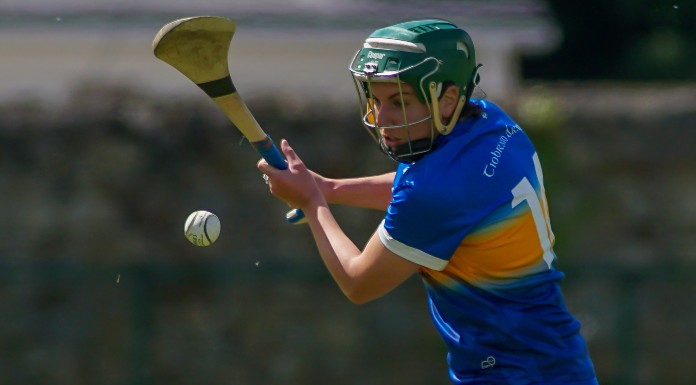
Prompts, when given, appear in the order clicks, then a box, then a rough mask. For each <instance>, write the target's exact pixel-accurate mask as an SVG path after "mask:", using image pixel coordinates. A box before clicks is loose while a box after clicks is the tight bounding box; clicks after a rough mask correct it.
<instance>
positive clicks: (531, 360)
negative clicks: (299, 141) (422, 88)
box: [378, 100, 596, 385]
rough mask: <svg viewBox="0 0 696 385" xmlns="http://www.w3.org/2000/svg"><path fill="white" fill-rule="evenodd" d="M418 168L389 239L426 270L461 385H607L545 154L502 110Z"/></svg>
mask: <svg viewBox="0 0 696 385" xmlns="http://www.w3.org/2000/svg"><path fill="white" fill-rule="evenodd" d="M473 102H474V103H475V104H477V105H479V106H480V107H481V109H482V115H481V116H480V117H472V118H469V119H467V120H465V121H462V122H459V123H458V124H457V126H456V127H455V128H454V130H453V131H452V133H450V134H449V135H447V136H441V137H439V138H438V142H437V143H436V147H435V148H434V149H433V150H432V151H430V152H429V153H428V154H427V155H426V156H425V157H423V158H422V159H420V160H418V161H417V162H415V163H413V164H400V165H399V167H398V169H397V172H396V177H395V179H394V184H393V191H392V201H391V203H390V205H389V208H388V209H387V213H386V216H385V218H384V221H383V222H382V224H381V225H380V227H379V229H378V233H379V236H380V238H381V240H382V242H383V243H384V245H385V246H386V247H387V248H388V249H389V250H391V251H393V252H394V253H396V254H398V255H399V256H401V257H403V258H406V259H408V260H410V261H412V262H415V263H417V264H419V265H421V266H422V268H421V270H420V271H421V275H422V278H423V282H424V284H425V287H426V290H427V294H428V302H429V307H430V311H431V315H432V319H433V321H434V323H435V325H436V326H437V328H438V331H439V332H440V334H441V335H442V337H443V339H444V341H445V343H446V344H447V346H448V350H449V354H448V364H449V368H450V378H451V379H452V381H453V382H454V383H455V384H488V383H490V384H578V385H579V384H596V379H595V374H594V369H593V367H592V363H591V361H590V358H589V355H588V352H587V348H586V346H585V342H584V340H583V338H582V336H581V335H580V324H579V322H578V321H577V320H576V319H575V318H573V316H572V315H571V314H570V313H569V312H568V310H567V309H566V306H565V303H564V300H563V297H562V294H561V291H560V289H559V281H560V280H561V279H562V277H563V275H562V273H561V272H560V271H558V270H557V269H555V268H554V261H555V260H556V256H555V255H554V252H553V248H552V247H553V243H554V235H553V233H552V231H551V226H550V222H549V215H548V206H547V203H546V197H545V193H544V184H543V177H542V172H541V167H540V164H539V159H538V156H537V153H536V151H535V149H534V146H533V145H532V143H531V142H530V140H529V138H528V137H527V135H526V134H525V133H524V131H523V130H522V129H521V128H520V127H519V126H518V125H517V124H516V123H515V122H514V121H512V120H511V119H510V118H509V117H508V116H507V115H506V114H505V113H504V112H503V111H502V110H500V109H499V108H498V107H497V106H496V105H494V104H492V103H490V102H487V101H483V100H474V101H473Z"/></svg>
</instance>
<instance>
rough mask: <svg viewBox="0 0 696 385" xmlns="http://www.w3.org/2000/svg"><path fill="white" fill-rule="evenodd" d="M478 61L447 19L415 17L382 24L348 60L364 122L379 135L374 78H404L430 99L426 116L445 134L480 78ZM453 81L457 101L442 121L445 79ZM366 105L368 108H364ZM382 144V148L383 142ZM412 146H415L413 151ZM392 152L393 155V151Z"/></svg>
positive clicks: (466, 38) (471, 46)
mask: <svg viewBox="0 0 696 385" xmlns="http://www.w3.org/2000/svg"><path fill="white" fill-rule="evenodd" d="M478 67H479V66H477V65H476V56H475V52H474V44H473V42H472V41H471V38H470V37H469V34H468V33H466V31H464V30H462V29H460V28H459V27H457V26H456V25H454V24H452V23H450V22H448V21H445V20H439V19H426V20H414V21H408V22H404V23H400V24H396V25H392V26H389V27H386V28H381V29H378V30H376V31H375V32H373V33H372V34H371V35H370V36H369V37H368V38H367V39H366V40H365V43H364V45H363V48H362V49H360V50H359V51H358V52H357V53H356V55H355V57H354V58H353V61H352V63H351V65H350V71H351V72H352V74H353V79H354V81H355V84H356V87H357V88H358V94H359V97H360V98H361V100H360V105H361V111H363V114H362V115H363V124H365V126H366V128H368V132H370V133H371V135H372V136H373V137H374V138H375V139H377V140H379V139H378V137H379V133H378V132H377V131H378V130H379V128H380V127H377V126H376V125H375V124H374V115H372V119H371V118H370V114H371V111H370V103H369V100H370V99H371V92H370V83H371V82H401V83H407V84H409V85H411V86H412V87H413V89H414V90H416V94H417V95H418V97H419V99H420V100H421V102H423V103H426V104H427V105H428V108H429V110H430V114H431V116H430V117H428V118H432V119H433V126H434V129H435V130H437V132H439V133H441V134H444V135H446V134H448V133H449V132H450V131H451V130H452V128H453V127H454V124H455V123H456V121H457V119H458V117H459V114H460V113H461V110H462V108H463V106H464V105H465V104H466V102H467V101H468V99H469V98H470V97H471V93H472V91H473V89H474V87H475V86H476V84H477V83H478V74H477V72H478ZM450 84H454V85H455V86H456V87H457V88H458V89H459V95H460V98H459V104H458V105H457V108H456V110H455V113H454V116H453V118H452V119H451V121H450V122H449V123H448V124H443V123H442V122H441V121H440V117H439V103H438V98H439V97H440V96H441V95H440V93H441V91H442V89H443V85H450ZM363 98H366V100H363ZM363 108H367V112H366V113H364V112H365V111H364V110H363ZM371 120H372V122H371ZM407 125H408V124H405V125H404V126H407ZM382 128H389V127H382ZM434 137H435V135H434V134H433V135H432V138H431V140H430V143H429V145H428V146H426V147H427V149H426V150H425V151H421V152H422V153H424V152H427V151H429V150H430V149H431V148H432V142H433V140H434ZM380 145H381V147H382V149H383V150H384V149H385V146H384V145H383V143H380ZM409 146H410V144H409ZM413 150H414V149H413V148H411V149H410V152H411V153H412V152H413ZM385 151H386V152H388V150H385ZM419 151H420V150H419ZM397 155H398V154H397ZM390 156H392V157H394V156H393V154H390Z"/></svg>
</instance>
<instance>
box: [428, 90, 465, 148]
mask: <svg viewBox="0 0 696 385" xmlns="http://www.w3.org/2000/svg"><path fill="white" fill-rule="evenodd" d="M428 88H429V91H430V100H432V104H433V124H434V125H435V129H436V130H437V132H439V133H441V134H442V135H447V134H449V133H450V132H452V129H453V128H454V125H455V124H457V117H458V116H459V114H460V113H461V112H462V109H463V108H464V104H466V96H464V95H462V96H460V97H459V101H458V102H457V107H456V108H455V109H454V113H453V114H452V118H451V119H450V121H449V123H447V124H443V123H442V119H441V117H440V102H439V100H438V98H439V96H440V95H439V94H440V92H441V91H440V90H438V88H440V89H441V88H442V86H441V85H439V86H438V84H436V83H435V82H430V84H429V87H428Z"/></svg>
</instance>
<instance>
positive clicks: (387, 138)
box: [382, 134, 403, 149]
mask: <svg viewBox="0 0 696 385" xmlns="http://www.w3.org/2000/svg"><path fill="white" fill-rule="evenodd" d="M382 141H383V142H384V144H386V145H387V146H389V147H390V148H392V149H394V148H396V146H398V145H400V144H401V143H403V140H402V139H399V138H397V137H394V136H391V135H386V134H382Z"/></svg>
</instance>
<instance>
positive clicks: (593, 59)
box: [0, 0, 696, 385]
mask: <svg viewBox="0 0 696 385" xmlns="http://www.w3.org/2000/svg"><path fill="white" fill-rule="evenodd" d="M200 14H215V15H221V16H227V17H230V18H234V19H236V20H237V21H238V28H237V32H236V35H235V39H234V40H233V42H232V46H231V49H230V69H231V73H232V77H233V79H234V81H235V84H236V85H237V88H238V89H239V91H240V94H241V95H242V96H243V97H244V98H246V99H247V101H248V104H249V107H250V109H251V110H252V111H253V112H254V114H255V115H256V117H257V119H258V120H259V122H260V123H261V125H262V126H263V127H264V128H265V129H266V130H267V131H268V132H270V133H271V134H272V135H273V136H274V138H275V139H276V140H279V139H280V138H288V139H289V140H290V141H291V143H292V144H293V145H294V147H295V148H296V150H297V151H298V153H299V154H300V155H301V156H302V157H303V159H304V160H305V162H306V163H307V164H308V165H309V166H310V167H311V168H313V169H314V170H316V171H317V172H319V173H322V174H325V175H327V176H331V177H350V176H359V175H365V174H376V173H381V172H386V171H389V170H392V169H393V168H394V166H395V165H394V164H393V163H392V162H391V161H390V160H389V159H387V158H386V157H384V156H383V155H382V154H381V153H380V152H379V151H378V150H377V148H376V146H375V145H374V144H373V143H372V142H371V140H370V139H369V137H368V136H367V135H365V133H364V132H363V129H362V127H361V125H360V122H359V114H358V107H357V103H356V101H357V98H356V97H355V95H354V88H353V84H352V81H351V79H350V76H349V73H348V70H347V67H348V64H349V62H350V60H351V59H352V57H353V54H354V53H355V51H356V50H357V49H358V48H359V47H360V45H361V44H362V40H363V39H364V38H365V37H366V36H367V35H368V34H369V33H370V32H372V31H373V30H374V29H376V28H379V27H382V26H385V25H388V24H392V23H395V22H399V21H403V20H407V19H413V18H422V17H441V18H447V19H450V20H452V21H454V22H456V23H457V24H459V25H460V26H461V27H463V28H465V29H466V30H468V31H469V32H470V34H471V35H472V37H473V39H474V42H475V44H476V47H477V55H478V61H479V62H481V63H482V64H484V67H483V69H482V82H481V86H480V89H478V90H477V91H476V96H478V97H487V98H489V99H490V100H492V101H494V102H496V103H498V104H500V105H502V106H503V107H505V108H506V110H507V111H508V112H509V113H510V115H512V116H513V117H514V118H515V119H516V120H518V121H519V122H520V124H521V125H522V127H523V128H525V130H526V131H527V132H528V133H529V134H530V136H531V137H532V139H533V140H534V141H535V143H536V145H537V149H538V151H539V154H540V158H541V161H542V165H543V167H544V171H545V182H546V190H547V195H548V200H549V206H550V211H551V217H552V221H553V226H554V231H555V233H556V237H557V243H556V252H557V254H558V256H559V265H560V268H561V269H563V270H564V271H565V272H566V280H565V282H564V286H563V288H564V292H565V294H566V297H567V301H568V304H569V307H570V309H571V311H572V312H573V313H574V314H575V315H576V316H577V317H578V318H579V319H580V321H581V322H582V324H583V333H584V335H585V337H586V339H587V341H588V344H589V347H590V351H591V355H592V357H593V360H594V363H595V366H596V370H597V374H598V376H599V379H600V383H602V384H625V385H629V384H630V385H633V384H636V385H640V384H646V385H647V384H693V383H694V379H695V378H696V368H695V367H694V365H693V362H692V361H691V360H692V359H693V357H694V349H695V348H694V347H695V346H696V328H695V327H694V325H696V301H695V300H694V298H696V236H695V234H696V173H695V172H694V170H695V169H696V153H695V152H694V147H695V146H696V65H694V62H696V23H694V20H696V2H695V1H693V0H672V1H661V0H656V1H649V2H646V1H642V2H636V1H625V0H602V1H599V0H591V1H577V0H572V1H570V0H565V1H561V0H553V1H541V0H500V1H498V0H493V1H464V0H458V1H455V0H447V1H445V0H443V1H433V0H431V1H427V2H426V1H422V2H415V1H403V0H402V1H387V0H372V1H367V0H353V1H350V2H348V1H340V0H197V1H195V2H193V1H183V0H146V1H135V0H121V1H118V2H116V1H107V0H0V181H1V182H0V197H1V198H2V199H0V212H2V213H3V217H4V218H5V219H4V220H2V221H0V256H1V258H0V384H37V385H38V384H41V385H46V384H71V385H82V384H85V385H86V384H90V385H92V384H100V385H110V384H129V385H150V384H172V385H173V384H235V385H237V384H240V385H241V384H253V385H259V384H327V383H330V384H339V385H340V384H361V385H369V384H442V385H445V384H448V379H447V374H446V364H445V354H446V352H445V348H444V346H443V345H442V343H441V342H440V340H439V337H438V336H437V335H436V333H435V330H434V327H433V326H431V322H430V320H429V318H428V317H429V316H428V312H427V308H426V303H425V294H424V292H423V288H422V287H421V283H420V282H419V280H418V279H417V278H415V277H414V278H413V279H412V280H410V281H408V282H407V283H406V284H405V285H404V286H402V287H400V288H399V289H397V290H396V291H394V292H393V293H390V294H389V295H388V296H386V297H384V298H382V299H379V300H377V301H375V302H373V303H370V304H368V305H364V306H355V305H352V304H350V303H349V302H348V301H347V300H346V299H345V298H344V297H343V296H342V294H341V293H340V291H339V289H338V288H337V287H336V286H335V284H334V283H333V282H332V281H331V279H330V277H329V275H328V273H326V271H325V269H324V267H323V265H322V264H321V262H320V259H319V256H318V255H317V253H316V251H315V248H314V243H313V241H312V239H311V235H310V233H309V231H308V229H307V228H306V227H303V226H291V225H288V224H286V223H285V220H284V213H285V211H286V209H287V208H286V207H284V206H283V204H282V203H279V202H277V201H276V200H275V199H273V198H272V197H270V196H269V194H268V193H267V190H266V186H265V185H264V184H263V181H262V179H261V177H260V175H259V173H258V171H257V170H256V168H255V162H256V160H257V159H258V156H257V155H256V154H255V153H254V151H253V150H252V149H251V147H250V146H249V145H248V144H247V143H246V142H244V140H243V139H242V137H241V135H240V134H238V133H237V132H236V131H235V130H234V128H233V127H232V125H231V124H230V123H229V122H227V121H226V120H225V118H224V117H223V116H222V113H220V112H219V111H218V110H216V108H215V107H214V105H213V103H212V102H210V101H209V100H208V99H207V98H206V97H205V96H204V95H203V93H202V92H200V91H199V90H198V89H197V88H196V87H195V86H193V85H192V84H191V83H190V82H189V81H188V80H187V79H185V78H184V77H183V76H181V75H180V74H179V73H177V72H176V71H174V70H173V69H171V68H169V67H168V66H167V65H165V64H164V63H162V62H159V61H158V60H156V59H155V58H154V56H153V55H152V48H151V42H152V39H153V37H154V36H155V34H156V33H157V31H158V30H159V28H160V27H161V26H162V25H164V24H165V23H166V22H168V21H170V20H173V19H176V18H179V17H185V16H191V15H200ZM198 209H205V210H209V211H212V212H214V213H216V214H217V215H218V216H219V217H220V219H221V221H222V234H221V236H220V239H219V240H218V241H217V242H216V243H215V244H214V245H213V246H211V247H208V248H197V247H195V246H193V245H191V244H189V243H188V242H187V241H186V240H185V238H184V237H183V223H184V220H185V219H186V217H187V216H188V214H189V213H190V212H192V211H194V210H198ZM335 214H336V216H337V218H338V220H339V222H340V223H341V224H342V225H343V226H344V228H345V229H346V231H347V232H348V233H349V235H350V236H351V237H352V238H353V240H354V241H355V242H356V243H357V244H363V243H364V242H365V241H366V240H367V239H368V237H369V236H370V235H371V234H372V232H373V231H374V229H375V228H376V226H377V224H378V223H379V221H380V219H381V215H380V213H378V212H373V211H370V210H358V209H347V208H345V207H336V208H335Z"/></svg>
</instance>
